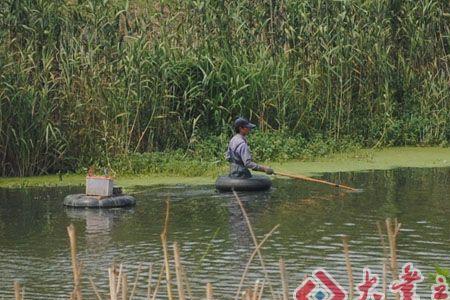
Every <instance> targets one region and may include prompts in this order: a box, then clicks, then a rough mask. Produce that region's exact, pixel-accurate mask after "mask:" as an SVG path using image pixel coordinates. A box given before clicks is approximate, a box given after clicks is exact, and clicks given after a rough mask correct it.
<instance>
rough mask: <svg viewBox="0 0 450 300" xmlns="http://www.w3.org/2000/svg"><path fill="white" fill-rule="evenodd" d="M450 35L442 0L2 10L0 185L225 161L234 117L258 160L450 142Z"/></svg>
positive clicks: (52, 0) (66, 4) (58, 4)
mask: <svg viewBox="0 0 450 300" xmlns="http://www.w3.org/2000/svg"><path fill="white" fill-rule="evenodd" d="M449 24H450V2H449V1H448V0H423V1H416V0H403V1H400V0H379V1H367V0H366V1H364V0H359V1H356V0H342V1H328V0H310V1H298V0H283V1H273V0H263V1H251V0H241V1H216V0H184V1H165V0H161V1H150V0H147V1H143V0H140V1H138V2H133V1H127V2H124V1H108V0H101V1H100V0H91V1H86V0H78V1H77V0H66V1H62V0H3V1H1V2H0V40H1V43H0V100H1V103H0V162H1V169H0V174H1V175H31V174H41V173H45V172H57V171H60V170H63V171H65V170H75V169H77V168H80V167H84V166H87V165H90V164H101V165H109V166H112V165H113V164H115V165H118V164H117V161H118V160H119V161H120V157H128V156H130V155H131V156H133V155H134V156H140V154H139V153H144V152H157V151H177V150H178V151H177V153H178V154H177V155H181V156H182V157H183V158H184V159H186V157H197V158H198V159H199V160H200V159H201V160H203V159H209V160H211V161H214V160H219V159H220V154H221V153H222V152H223V151H224V150H225V149H224V147H225V144H226V140H227V139H228V138H229V136H230V135H231V133H232V132H231V130H230V126H229V124H230V123H231V122H232V120H233V119H234V118H235V117H236V116H237V115H244V116H248V117H249V118H251V120H252V121H254V122H256V123H257V124H258V125H259V128H260V130H261V132H262V133H263V134H262V133H260V134H259V135H258V136H256V137H255V138H254V140H255V141H254V144H253V145H254V148H255V151H256V152H257V155H260V158H275V159H277V158H279V157H289V158H298V157H302V155H304V154H305V151H306V150H305V151H304V150H302V149H309V150H308V151H312V152H314V151H315V150H314V149H315V148H314V145H319V146H318V147H317V153H320V152H326V151H329V149H339V148H340V147H341V146H339V145H340V144H341V143H342V141H344V142H343V144H344V145H347V144H358V145H362V146H384V145H406V144H408V145H411V144H413V145H416V144H444V145H445V144H447V143H448V141H449V140H450V79H449V78H450V68H449V64H450V56H449V50H450V41H449V39H450V37H449V34H450V30H449V26H450V25H449ZM282 137H285V138H286V139H283V138H282ZM273 141H278V142H277V143H278V144H276V143H275V145H274V143H273ZM267 145H269V146H271V147H272V148H273V149H275V150H272V152H273V153H274V154H273V155H272V156H271V155H270V154H267V153H272V152H270V151H269V150H267V151H268V152H264V151H259V149H262V148H265V147H266V146H267ZM277 145H278V146H277ZM309 145H313V146H309ZM320 145H322V146H320ZM277 147H278V148H277ZM311 149H312V150H311ZM324 149H325V150H324ZM180 153H181V154H180ZM264 153H266V154H264ZM307 154H308V153H307ZM148 155H150V156H152V155H151V154H147V156H148ZM155 155H156V156H155ZM158 155H160V154H154V156H155V157H157V156H158ZM144 156H145V154H144ZM113 162H114V163H113ZM119 165H120V164H119Z"/></svg>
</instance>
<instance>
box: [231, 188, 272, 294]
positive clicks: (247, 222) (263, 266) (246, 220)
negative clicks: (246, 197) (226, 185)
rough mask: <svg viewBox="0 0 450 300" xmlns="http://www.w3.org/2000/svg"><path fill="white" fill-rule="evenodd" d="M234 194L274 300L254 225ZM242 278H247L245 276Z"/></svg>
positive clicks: (235, 194) (234, 192)
mask: <svg viewBox="0 0 450 300" xmlns="http://www.w3.org/2000/svg"><path fill="white" fill-rule="evenodd" d="M233 194H234V198H235V199H236V201H237V203H238V204H239V207H240V208H241V211H242V215H243V216H244V219H245V222H246V224H247V228H248V230H249V232H250V235H251V237H252V240H253V244H254V246H255V252H256V253H257V254H258V258H259V261H260V264H261V267H262V269H263V272H264V279H265V280H266V281H267V284H268V285H269V290H270V293H271V295H272V298H273V297H275V296H274V295H275V294H274V292H273V288H272V285H271V283H270V279H269V274H268V273H267V269H266V264H265V263H264V259H263V257H262V254H261V251H259V248H260V247H258V241H257V239H256V236H255V233H254V232H253V228H252V224H251V223H250V219H249V218H248V216H247V212H246V211H245V209H244V205H243V204H242V201H241V199H239V196H238V194H237V193H236V191H234V190H233ZM278 226H279V225H277V226H275V227H274V229H272V231H271V232H270V233H272V232H273V231H275V229H276V228H278ZM263 240H264V239H263ZM264 241H265V240H264ZM242 278H245V276H244V275H243V276H242ZM239 287H240V285H239ZM238 290H239V289H238Z"/></svg>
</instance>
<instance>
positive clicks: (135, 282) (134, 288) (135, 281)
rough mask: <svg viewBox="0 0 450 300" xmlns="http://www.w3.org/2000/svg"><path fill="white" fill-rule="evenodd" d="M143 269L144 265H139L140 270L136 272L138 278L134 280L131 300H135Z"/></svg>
mask: <svg viewBox="0 0 450 300" xmlns="http://www.w3.org/2000/svg"><path fill="white" fill-rule="evenodd" d="M141 268H142V264H139V266H138V269H137V271H136V277H135V278H134V283H133V289H132V290H131V294H130V300H132V299H133V296H134V293H135V291H136V288H137V285H138V280H139V275H140V273H141Z"/></svg>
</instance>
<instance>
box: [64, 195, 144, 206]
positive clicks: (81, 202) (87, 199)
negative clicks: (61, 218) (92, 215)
mask: <svg viewBox="0 0 450 300" xmlns="http://www.w3.org/2000/svg"><path fill="white" fill-rule="evenodd" d="M63 204H64V205H65V206H70V207H88V208H107V207H125V206H133V205H135V204H136V199H134V197H133V196H128V195H112V196H110V197H102V198H99V197H98V196H88V195H85V194H74V195H68V196H66V197H65V198H64V202H63Z"/></svg>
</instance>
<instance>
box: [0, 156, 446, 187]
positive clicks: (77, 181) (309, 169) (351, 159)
mask: <svg viewBox="0 0 450 300" xmlns="http://www.w3.org/2000/svg"><path fill="white" fill-rule="evenodd" d="M266 164H269V165H271V166H273V168H274V169H275V171H277V170H278V171H285V172H290V173H293V174H303V175H308V176H312V175H319V174H321V173H324V172H350V171H364V170H383V169H392V168H399V167H411V168H413V167H418V168H436V167H450V148H448V147H447V148H440V147H396V148H386V149H360V150H355V151H352V152H345V153H340V154H333V155H329V156H326V157H322V158H320V159H315V160H309V161H296V160H289V161H286V162H282V163H273V164H271V163H270V162H267V163H266ZM172 172H173V173H164V174H158V173H155V174H152V173H148V174H134V175H131V174H126V175H120V174H119V175H117V176H116V182H117V183H118V184H119V185H121V186H123V187H124V188H131V187H133V186H153V185H176V184H185V185H202V184H212V183H213V182H214V181H215V178H216V176H217V175H218V174H220V173H223V172H226V167H224V166H223V165H217V166H215V167H214V169H213V170H208V171H207V172H205V174H203V175H198V173H196V176H178V175H177V174H180V173H179V172H176V170H173V171H172ZM84 180H85V175H82V174H65V175H45V176H33V177H22V178H20V177H9V178H1V179H0V187H3V188H20V187H35V186H76V185H80V186H81V185H83V184H84Z"/></svg>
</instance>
